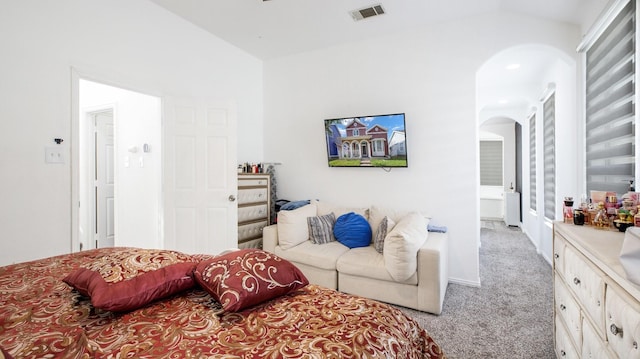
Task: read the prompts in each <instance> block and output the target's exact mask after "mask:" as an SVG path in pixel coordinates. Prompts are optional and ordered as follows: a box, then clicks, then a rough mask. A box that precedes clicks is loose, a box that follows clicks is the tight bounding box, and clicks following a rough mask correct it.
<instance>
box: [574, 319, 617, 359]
mask: <svg viewBox="0 0 640 359" xmlns="http://www.w3.org/2000/svg"><path fill="white" fill-rule="evenodd" d="M582 358H583V359H616V356H615V354H613V353H611V352H610V351H609V350H608V349H607V346H606V344H605V342H603V341H602V339H600V336H599V335H598V334H596V331H595V329H593V326H592V325H591V323H589V321H587V320H586V319H583V322H582Z"/></svg>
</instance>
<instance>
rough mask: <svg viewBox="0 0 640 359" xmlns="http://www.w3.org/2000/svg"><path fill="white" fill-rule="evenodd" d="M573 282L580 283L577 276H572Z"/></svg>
mask: <svg viewBox="0 0 640 359" xmlns="http://www.w3.org/2000/svg"><path fill="white" fill-rule="evenodd" d="M573 284H575V285H578V284H580V279H578V277H574V278H573Z"/></svg>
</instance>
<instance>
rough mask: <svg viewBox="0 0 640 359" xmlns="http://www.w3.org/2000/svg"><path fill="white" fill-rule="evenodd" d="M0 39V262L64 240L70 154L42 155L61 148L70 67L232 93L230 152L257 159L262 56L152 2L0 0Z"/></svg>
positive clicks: (63, 247) (165, 88)
mask: <svg viewBox="0 0 640 359" xmlns="http://www.w3.org/2000/svg"><path fill="white" fill-rule="evenodd" d="M0 48H2V56H0V79H2V81H0V98H2V106H0V119H2V120H1V121H0V133H2V134H3V135H4V138H3V141H1V142H0V154H2V156H1V158H2V160H0V168H1V171H2V176H0V191H1V192H0V198H2V204H1V205H0V228H2V240H1V241H0V265H3V264H8V263H12V262H17V261H24V260H29V259H35V258H40V257H45V256H49V255H53V254H60V253H68V252H69V251H70V250H71V200H70V198H71V193H70V191H71V168H70V164H69V161H66V163H65V164H63V165H52V164H45V163H44V149H45V147H47V146H52V145H54V143H53V139H54V138H56V137H61V138H64V139H65V142H63V144H62V146H63V148H64V149H65V150H66V151H67V154H69V150H68V149H69V148H70V147H69V146H70V141H71V140H70V139H71V128H70V126H71V102H72V101H71V68H72V67H73V68H76V69H78V71H79V73H80V74H81V75H86V74H88V75H90V76H91V77H93V78H94V79H95V80H101V81H104V82H107V83H113V84H116V85H122V86H123V87H126V88H131V89H133V90H138V91H141V92H146V93H150V94H154V95H158V96H163V95H175V96H194V97H207V98H214V99H221V100H231V101H234V102H235V103H236V104H237V108H238V123H239V125H238V133H239V134H240V135H239V139H238V143H239V148H238V157H239V159H243V158H248V157H254V156H255V157H257V158H256V160H261V158H259V157H260V156H261V153H262V147H263V146H262V143H263V142H262V122H261V118H262V107H263V106H262V93H263V88H262V63H261V61H259V60H257V59H256V58H254V57H252V56H249V55H247V54H246V53H244V52H243V51H241V50H239V49H237V48H236V47H233V46H231V45H229V44H228V43H226V42H224V41H222V40H220V39H219V38H216V37H214V36H212V35H211V34H209V33H206V32H204V31H203V30H201V29H199V28H197V27H195V26H194V25H191V24H189V23H187V22H185V21H184V20H182V19H180V18H178V17H176V16H175V15H172V14H170V13H169V12H167V11H166V10H164V9H161V8H160V7H158V6H156V5H155V4H153V3H151V2H148V1H146V0H115V1H99V0H60V1H51V2H48V1H38V0H24V1H10V2H4V3H3V6H2V11H0ZM254 154H255V155H254ZM233 162H234V161H233ZM231 165H233V166H234V167H235V163H232V164H231Z"/></svg>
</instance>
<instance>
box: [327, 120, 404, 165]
mask: <svg viewBox="0 0 640 359" xmlns="http://www.w3.org/2000/svg"><path fill="white" fill-rule="evenodd" d="M324 130H325V137H326V139H327V158H328V161H329V167H382V168H387V167H407V141H406V130H405V121H404V113H395V114H389V115H376V116H364V117H345V118H334V119H328V120H324Z"/></svg>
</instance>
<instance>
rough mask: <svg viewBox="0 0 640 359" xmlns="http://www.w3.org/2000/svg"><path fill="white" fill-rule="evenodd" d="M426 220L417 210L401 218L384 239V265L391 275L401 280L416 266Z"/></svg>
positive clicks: (423, 238) (425, 234)
mask: <svg viewBox="0 0 640 359" xmlns="http://www.w3.org/2000/svg"><path fill="white" fill-rule="evenodd" d="M428 234H429V232H427V220H426V219H425V218H424V216H423V215H421V214H420V213H418V212H411V213H409V214H407V215H406V216H404V217H403V218H401V219H400V220H399V221H398V222H397V224H396V225H395V227H393V230H391V232H390V233H389V234H388V235H387V238H385V239H384V252H383V256H384V265H385V268H386V269H387V271H389V274H390V275H391V277H393V279H394V280H396V281H398V282H403V281H405V280H407V279H409V277H411V276H412V275H413V274H414V273H415V271H416V269H417V267H418V256H417V255H418V249H420V247H422V244H424V242H425V241H426V240H427V235H428Z"/></svg>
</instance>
